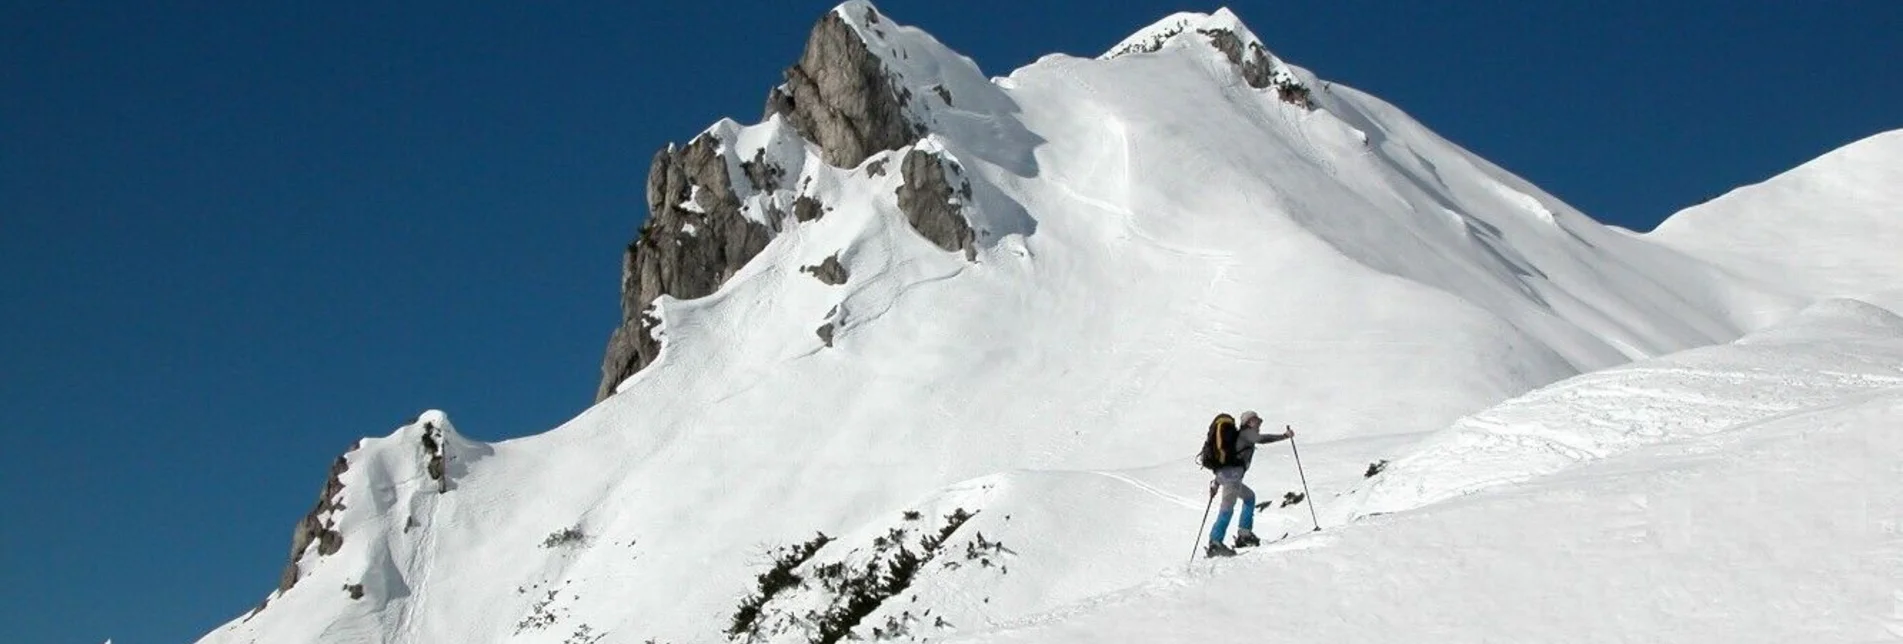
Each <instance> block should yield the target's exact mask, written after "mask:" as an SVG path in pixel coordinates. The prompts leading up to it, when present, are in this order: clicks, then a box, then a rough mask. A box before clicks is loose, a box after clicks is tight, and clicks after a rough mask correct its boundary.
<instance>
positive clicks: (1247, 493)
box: [1235, 479, 1255, 535]
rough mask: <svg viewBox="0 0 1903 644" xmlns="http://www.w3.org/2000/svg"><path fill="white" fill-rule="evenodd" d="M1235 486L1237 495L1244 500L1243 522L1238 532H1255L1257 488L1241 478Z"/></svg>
mask: <svg viewBox="0 0 1903 644" xmlns="http://www.w3.org/2000/svg"><path fill="white" fill-rule="evenodd" d="M1235 488H1236V492H1237V497H1238V498H1240V499H1241V500H1242V524H1241V525H1240V526H1239V529H1238V530H1237V534H1238V535H1243V534H1250V535H1252V534H1255V490H1252V489H1249V486H1248V484H1245V483H1243V482H1242V480H1241V479H1237V480H1236V483H1235Z"/></svg>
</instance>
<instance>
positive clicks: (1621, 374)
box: [1350, 300, 1903, 513]
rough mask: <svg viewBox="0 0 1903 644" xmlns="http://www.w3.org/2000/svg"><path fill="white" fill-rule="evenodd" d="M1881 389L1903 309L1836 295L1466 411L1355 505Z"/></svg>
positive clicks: (1432, 498)
mask: <svg viewBox="0 0 1903 644" xmlns="http://www.w3.org/2000/svg"><path fill="white" fill-rule="evenodd" d="M1881 390H1903V318H1900V317H1898V316H1897V315H1896V314H1894V313H1891V312H1889V311H1887V310H1884V309H1881V308H1878V307H1875V306H1871V305H1869V304H1866V303H1863V302H1859V301H1856V300H1828V301H1825V302H1822V303H1819V304H1817V305H1815V306H1812V307H1811V308H1809V309H1807V310H1806V311H1804V312H1803V313H1802V314H1800V315H1798V316H1796V317H1795V318H1793V319H1791V320H1787V321H1785V322H1782V323H1779V324H1778V325H1776V326H1773V327H1770V328H1767V329H1764V330H1761V331H1758V332H1756V333H1753V334H1751V335H1748V336H1745V337H1744V338H1742V339H1740V340H1738V341H1737V342H1734V343H1731V344H1727V345H1721V346H1714V347H1706V348H1701V349H1693V350H1690V351H1685V352H1682V353H1677V354H1672V355H1669V356H1665V357H1662V358H1655V359H1652V360H1644V361H1639V362H1635V363H1632V364H1630V365H1625V366H1621V367H1615V368H1612V369H1607V370H1604V371H1598V372H1594V373H1590V374H1586V375H1582V376H1578V377H1575V378H1571V379H1568V380H1564V381H1561V382H1558V383H1554V384H1552V385H1548V386H1546V387H1543V388H1541V389H1539V390H1536V391H1533V392H1531V393H1528V394H1526V395H1524V396H1520V397H1518V398H1515V399H1513V400H1510V401H1507V402H1505V403H1502V404H1500V405H1496V406H1494V407H1492V408H1489V409H1487V410H1485V411H1482V412H1480V413H1477V414H1474V415H1472V416H1468V417H1466V418H1462V419H1460V420H1459V421H1458V422H1455V423H1454V425H1453V426H1452V427H1451V428H1449V429H1446V430H1443V431H1441V432H1440V433H1439V434H1437V435H1436V436H1434V437H1433V438H1431V439H1429V440H1428V441H1427V442H1426V443H1424V444H1423V445H1421V446H1419V447H1417V448H1415V449H1413V450H1412V453H1411V454H1410V455H1409V456H1408V457H1406V458H1403V459H1399V460H1397V461H1396V462H1395V463H1393V465H1391V466H1390V467H1389V468H1388V469H1387V471H1386V472H1385V473H1383V474H1382V475H1381V476H1379V477H1377V478H1375V479H1374V480H1373V481H1371V482H1370V484H1369V485H1368V486H1365V487H1364V488H1363V489H1361V490H1357V492H1356V495H1355V497H1356V501H1357V503H1358V505H1354V506H1350V507H1355V508H1358V510H1359V511H1360V512H1362V513H1381V512H1393V511H1397V510H1406V509H1411V508H1416V507H1421V506H1424V505H1428V504H1431V503H1434V502H1437V501H1441V500H1444V499H1447V498H1450V497H1453V496H1458V495H1461V494H1468V493H1472V492H1475V491H1478V490H1482V489H1485V488H1487V487H1490V486H1493V485H1499V484H1503V483H1512V482H1517V481H1524V480H1529V479H1533V478H1535V477H1537V476H1540V475H1545V474H1550V473H1553V472H1557V471H1560V470H1563V469H1565V468H1567V467H1570V466H1573V465H1577V464H1580V463H1583V462H1588V461H1593V460H1597V459H1602V458H1606V457H1609V456H1614V455H1617V454H1619V453H1621V452H1624V451H1627V450H1631V449H1635V448H1638V447H1642V446H1646V445H1650V444H1656V443H1664V442H1671V441H1677V440H1684V439H1687V438H1695V437H1700V436H1705V435H1709V434H1712V433H1715V432H1722V431H1726V430H1730V429H1732V428H1735V427H1737V426H1739V425H1742V424H1745V423H1749V422H1754V421H1758V420H1762V419H1765V418H1770V417H1774V416H1779V415H1783V414H1788V413H1793V412H1801V411H1805V410H1809V409H1814V408H1818V407H1823V406H1828V405H1831V404H1834V403H1836V402H1838V401H1840V400H1843V399H1846V398H1851V397H1855V396H1858V395H1861V394H1864V393H1867V392H1872V391H1881Z"/></svg>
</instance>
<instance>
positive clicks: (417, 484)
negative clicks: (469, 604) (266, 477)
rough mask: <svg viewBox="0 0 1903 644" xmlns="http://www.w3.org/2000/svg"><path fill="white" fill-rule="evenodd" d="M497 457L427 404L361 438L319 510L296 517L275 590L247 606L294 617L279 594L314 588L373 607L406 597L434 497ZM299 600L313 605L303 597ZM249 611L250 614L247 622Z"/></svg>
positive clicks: (338, 465)
mask: <svg viewBox="0 0 1903 644" xmlns="http://www.w3.org/2000/svg"><path fill="white" fill-rule="evenodd" d="M491 453H493V450H492V448H490V447H489V446H488V445H487V444H484V443H482V442H479V441H473V440H470V439H467V438H464V437H463V436H462V435H461V434H459V433H458V432H457V431H456V428H455V425H453V424H451V423H450V420H449V416H448V415H447V414H444V413H443V412H441V411H437V410H429V411H426V412H423V413H422V414H419V415H418V416H417V417H416V419H415V420H413V421H411V422H410V423H408V424H405V425H403V426H402V427H399V428H397V429H396V431H394V432H392V433H390V435H388V436H384V437H382V438H365V439H362V440H360V441H358V442H357V444H356V445H355V446H353V447H351V449H350V450H348V451H346V452H345V453H344V454H343V455H341V456H339V457H337V460H336V461H335V462H334V463H333V464H332V466H331V472H330V477H329V478H328V479H327V480H326V482H325V484H324V486H323V488H322V491H321V492H320V493H319V498H318V501H317V504H316V506H315V507H314V508H313V509H312V510H311V512H310V514H309V515H307V516H306V517H305V518H304V519H303V520H301V521H300V522H299V523H298V528H297V531H296V532H295V534H294V536H293V539H292V544H291V557H290V562H289V563H287V564H286V566H285V569H284V574H283V577H282V580H281V581H280V583H279V587H278V590H277V591H276V592H274V593H272V594H271V596H270V597H268V598H267V599H265V601H264V602H263V603H262V604H260V605H259V606H258V608H257V609H256V610H254V611H253V613H252V615H253V616H255V615H256V614H257V613H258V612H263V611H266V610H270V611H274V612H276V613H285V612H290V613H293V614H294V613H297V612H298V611H300V610H303V609H301V608H299V607H298V606H297V604H298V603H299V602H298V601H292V603H291V605H281V604H280V603H279V602H278V600H279V599H280V598H281V597H286V596H290V597H304V598H312V597H313V596H315V595H316V593H304V594H301V595H287V593H288V592H289V591H291V590H292V589H293V588H301V587H304V586H309V585H312V584H316V585H317V586H320V587H329V588H331V589H332V590H335V591H339V592H341V593H343V594H345V595H347V596H348V597H349V598H350V599H351V600H352V601H362V602H364V604H363V606H364V607H365V608H366V609H367V610H368V611H370V612H375V611H378V610H381V609H382V608H383V607H384V606H386V605H388V604H389V603H390V602H393V601H397V600H401V599H403V598H404V597H407V596H408V595H409V592H410V591H409V588H408V586H407V584H406V582H405V579H413V578H414V577H413V576H412V575H409V574H406V572H405V570H404V569H405V568H409V567H413V566H414V565H415V562H416V561H417V560H418V558H420V557H427V556H429V553H427V552H426V551H425V550H426V548H425V544H426V543H427V541H426V539H425V535H426V534H427V531H428V530H430V529H432V527H433V526H432V525H431V521H430V513H431V510H432V508H434V505H435V502H436V501H435V497H436V496H437V495H441V494H449V493H451V492H453V491H454V490H455V489H456V487H457V483H456V481H457V479H459V478H461V477H462V476H464V475H466V474H467V473H468V472H469V468H470V466H471V465H473V464H474V463H475V462H477V461H479V460H481V459H483V458H484V457H487V456H488V455H490V454H491ZM302 601H309V599H305V600H302ZM248 619H249V617H247V620H248Z"/></svg>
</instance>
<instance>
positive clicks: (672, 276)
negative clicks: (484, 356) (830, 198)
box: [595, 134, 818, 400]
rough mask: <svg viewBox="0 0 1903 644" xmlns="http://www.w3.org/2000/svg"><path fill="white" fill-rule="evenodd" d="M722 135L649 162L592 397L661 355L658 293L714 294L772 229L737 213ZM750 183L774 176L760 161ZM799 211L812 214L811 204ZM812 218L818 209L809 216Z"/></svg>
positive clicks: (680, 295)
mask: <svg viewBox="0 0 1903 644" xmlns="http://www.w3.org/2000/svg"><path fill="white" fill-rule="evenodd" d="M719 145H720V141H719V140H718V139H716V138H715V137H714V136H713V135H711V134H702V135H701V136H699V137H696V138H695V139H694V140H693V141H690V142H688V144H687V146H686V147H682V148H676V147H674V146H671V145H670V146H668V148H667V149H666V150H662V151H660V152H659V153H656V154H655V155H654V163H653V164H652V165H651V166H649V168H648V186H647V187H648V198H647V201H648V219H647V222H646V223H645V224H643V225H642V226H641V232H640V234H639V236H638V237H636V238H635V240H634V243H632V244H629V245H628V248H627V251H626V252H625V253H624V254H623V255H622V261H621V315H622V320H621V324H620V326H618V327H617V328H616V329H615V331H614V333H613V335H611V336H610V337H609V340H608V352H607V356H606V357H605V358H604V359H603V360H602V364H601V385H600V387H599V388H598V389H597V390H596V392H595V400H601V399H603V398H607V397H608V396H609V395H610V394H613V393H614V388H615V385H617V384H619V383H620V382H621V381H622V380H625V379H627V377H628V376H631V375H634V373H635V372H636V371H640V370H641V368H642V367H646V366H647V365H649V364H652V363H653V362H654V359H655V358H656V357H659V356H660V353H661V342H660V340H659V339H656V338H655V337H654V335H653V333H652V331H653V328H654V325H655V324H656V323H657V322H658V320H656V319H654V318H653V317H651V316H649V315H648V307H649V306H651V305H652V304H653V303H654V300H655V299H657V298H659V297H660V296H662V295H668V296H672V297H676V298H680V299H693V298H697V297H704V296H706V295H709V294H712V293H713V292H714V291H715V290H716V289H718V288H720V285H721V284H722V283H725V282H726V281H727V278H729V277H732V276H733V274H734V273H736V272H738V271H739V270H740V267H741V266H745V265H746V263H747V261H748V260H751V259H753V256H754V255H757V254H759V253H760V249H762V248H765V247H766V244H767V242H768V241H769V240H771V239H772V233H773V231H771V230H769V229H768V228H767V227H766V226H765V225H763V224H760V223H759V222H757V221H754V220H752V219H748V218H747V217H746V215H744V214H742V213H741V212H740V207H741V204H740V199H739V198H738V197H737V196H736V195H735V194H734V189H733V183H732V177H729V176H727V162H726V159H724V158H723V157H722V156H721V155H720V154H719V152H718V147H719ZM755 167H757V168H758V169H757V170H752V171H750V175H754V176H750V177H749V179H748V180H749V181H754V182H757V183H766V182H769V181H777V178H778V177H779V174H780V173H781V172H784V171H779V172H775V171H774V170H773V169H772V168H771V166H770V165H768V164H765V163H764V162H762V163H761V164H760V165H757V166H755ZM796 211H800V212H813V213H817V212H818V206H817V202H815V203H814V205H813V206H811V207H801V208H796ZM814 216H815V217H816V216H817V215H816V214H815V215H814Z"/></svg>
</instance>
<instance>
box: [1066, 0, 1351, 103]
mask: <svg viewBox="0 0 1903 644" xmlns="http://www.w3.org/2000/svg"><path fill="white" fill-rule="evenodd" d="M1200 46H1208V47H1213V48H1215V49H1216V50H1217V51H1219V52H1221V53H1222V54H1223V56H1224V57H1226V58H1228V60H1229V64H1230V65H1232V66H1234V67H1235V69H1236V72H1237V74H1238V75H1240V76H1241V77H1242V80H1243V81H1244V82H1246V83H1248V85H1249V86H1250V87H1253V88H1256V89H1269V88H1274V89H1275V90H1276V95H1277V96H1278V97H1279V98H1281V99H1282V100H1283V101H1285V102H1288V103H1291V104H1294V105H1298V106H1300V107H1302V108H1303V109H1312V108H1313V107H1315V102H1314V93H1313V91H1312V90H1311V89H1310V88H1311V86H1313V85H1314V84H1315V82H1316V81H1315V79H1314V78H1313V76H1312V75H1310V74H1308V73H1306V72H1303V71H1301V70H1299V69H1297V68H1295V67H1294V66H1291V65H1289V64H1287V63H1284V62H1282V60H1281V59H1280V58H1277V57H1275V55H1274V54H1272V53H1270V52H1269V49H1268V48H1267V47H1266V46H1264V45H1263V44H1262V39H1260V38H1258V37H1256V35H1255V32H1254V31H1251V30H1250V29H1249V26H1248V25H1245V24H1243V23H1242V19H1241V18H1239V17H1237V16H1236V14H1235V13H1234V12H1232V11H1230V10H1229V9H1228V8H1227V7H1224V8H1221V9H1217V10H1216V12H1215V13H1210V14H1202V13H1193V12H1179V13H1175V14H1171V15H1170V16H1169V17H1167V18H1164V19H1162V20H1159V21H1157V22H1155V23H1153V24H1151V25H1150V26H1148V27H1144V28H1143V29H1139V30H1137V32H1136V33H1133V34H1131V35H1130V36H1129V37H1127V38H1124V39H1123V41H1122V42H1119V43H1117V44H1116V45H1115V46H1113V47H1111V48H1110V49H1109V50H1108V51H1105V52H1104V53H1103V54H1102V55H1100V56H1098V57H1097V58H1098V59H1099V60H1109V59H1113V58H1118V57H1121V56H1129V55H1135V54H1148V53H1154V52H1159V51H1163V50H1164V49H1167V48H1176V47H1200Z"/></svg>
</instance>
